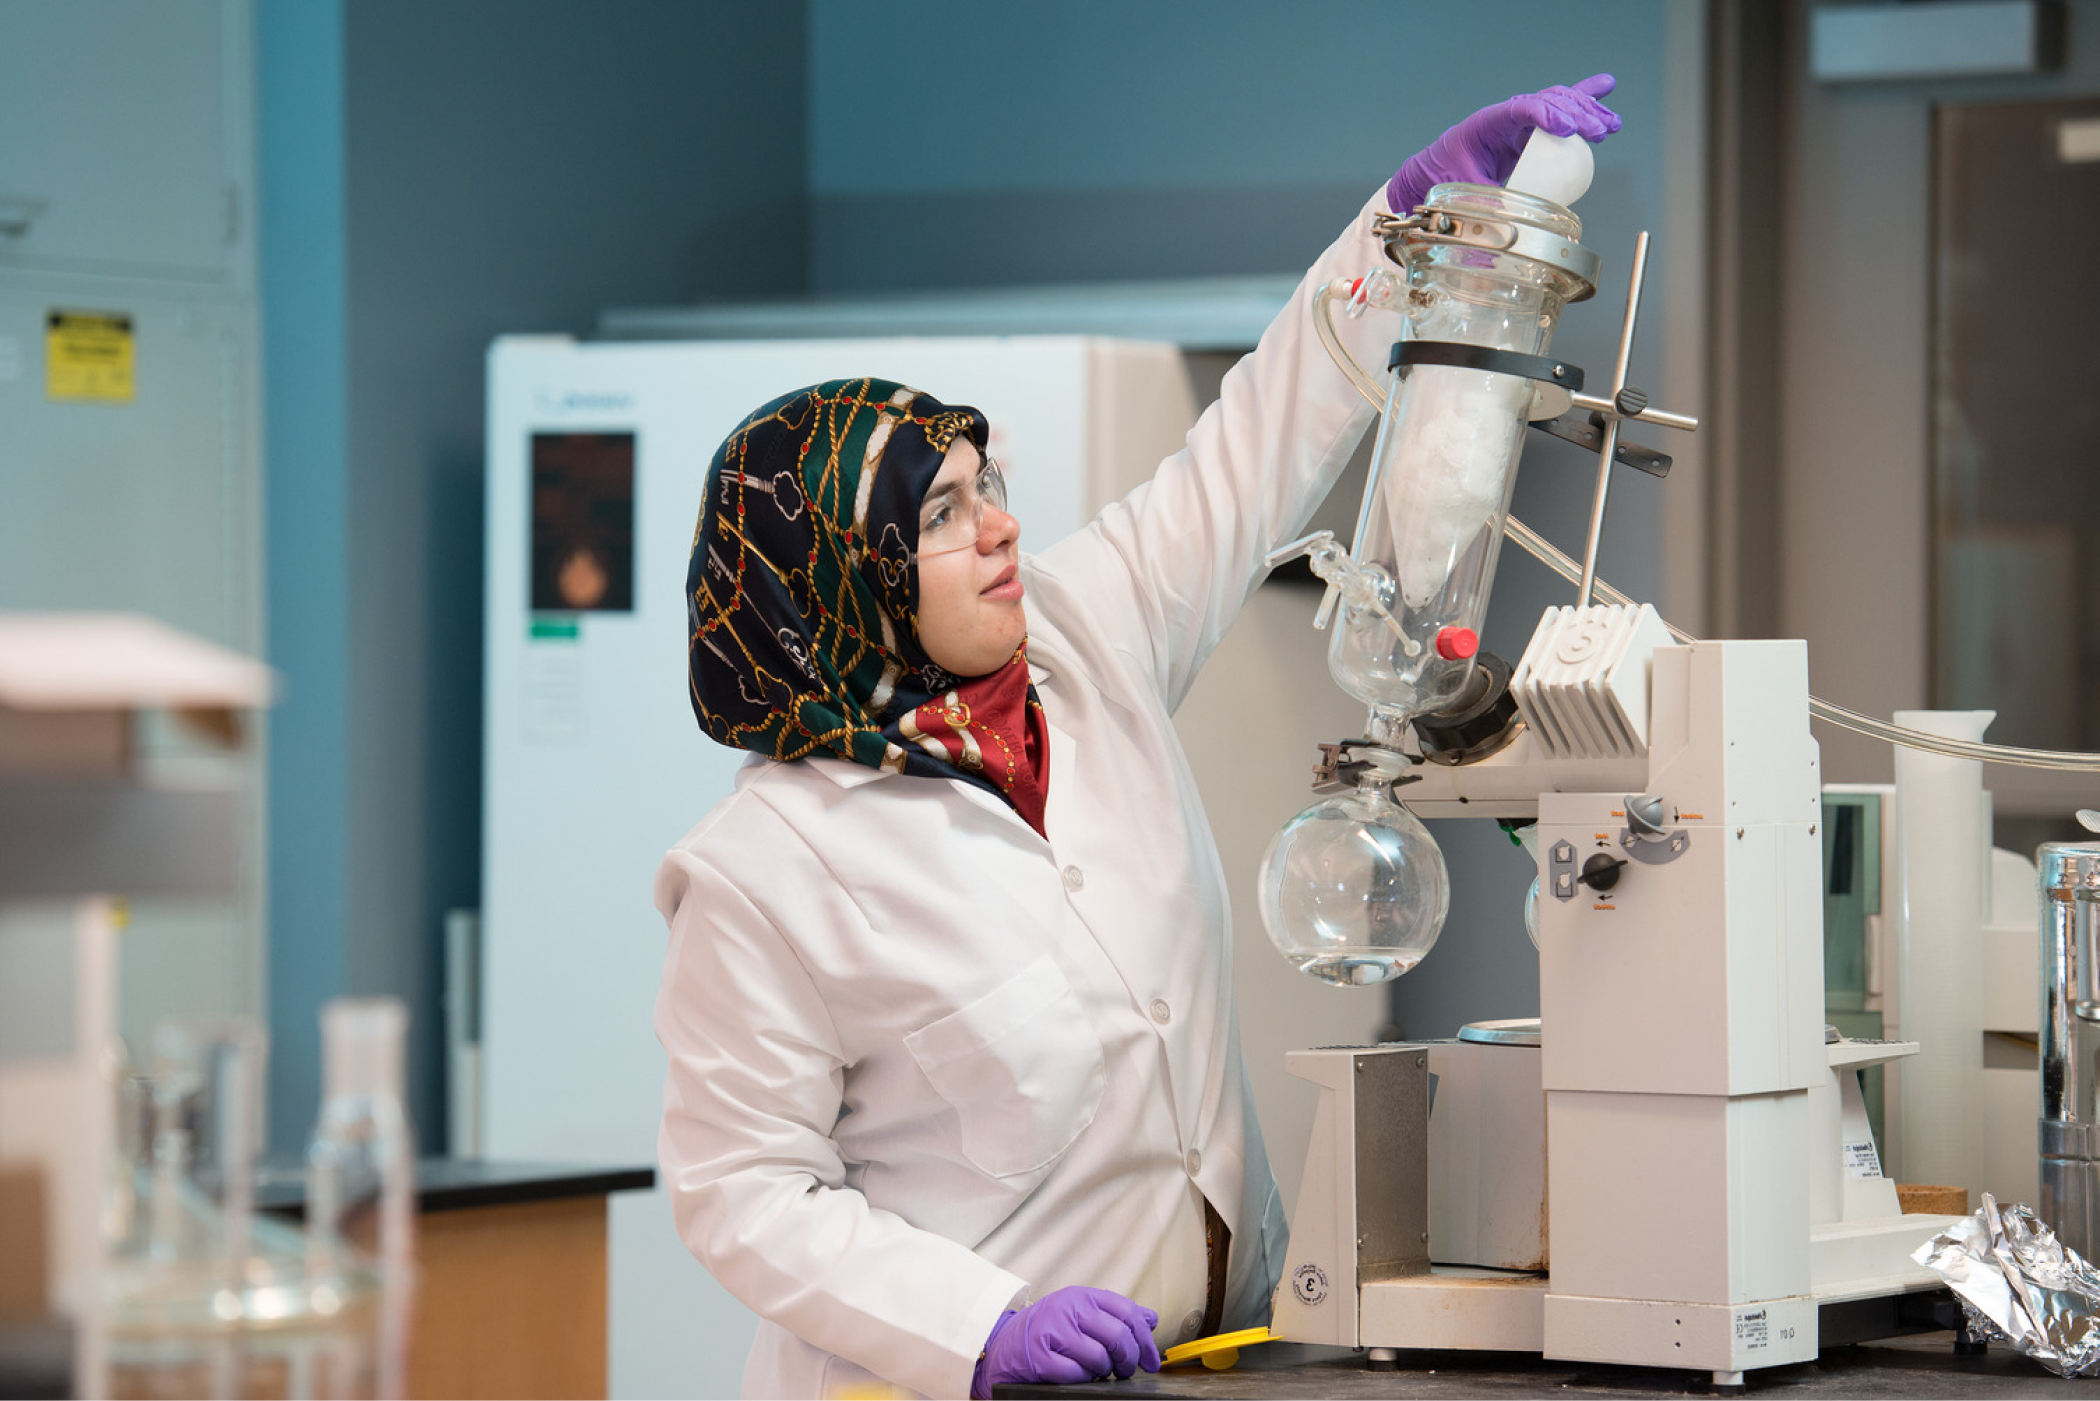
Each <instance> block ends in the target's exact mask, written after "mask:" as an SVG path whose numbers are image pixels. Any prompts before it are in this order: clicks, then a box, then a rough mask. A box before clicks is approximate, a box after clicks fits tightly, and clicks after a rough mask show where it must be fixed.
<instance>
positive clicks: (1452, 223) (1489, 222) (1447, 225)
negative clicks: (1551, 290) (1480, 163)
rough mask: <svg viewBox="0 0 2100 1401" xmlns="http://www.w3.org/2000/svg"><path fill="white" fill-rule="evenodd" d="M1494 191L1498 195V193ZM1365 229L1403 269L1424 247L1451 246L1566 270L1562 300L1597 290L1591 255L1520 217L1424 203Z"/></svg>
mask: <svg viewBox="0 0 2100 1401" xmlns="http://www.w3.org/2000/svg"><path fill="white" fill-rule="evenodd" d="M1466 189H1467V187H1466V186H1463V185H1440V186H1438V187H1437V190H1438V191H1450V192H1453V193H1456V194H1459V195H1460V196H1463V194H1464V192H1465V191H1466ZM1494 193H1496V194H1500V193H1501V191H1499V190H1497V191H1495V192H1494ZM1447 198H1448V196H1447ZM1371 233H1372V234H1373V236H1374V237H1376V238H1377V239H1379V241H1381V242H1382V243H1384V244H1385V255H1386V256H1387V257H1388V258H1391V259H1392V260H1393V261H1394V262H1395V263H1398V264H1399V265H1400V266H1401V267H1407V266H1408V265H1409V263H1410V260H1411V257H1412V256H1413V255H1415V254H1417V253H1419V252H1420V251H1422V250H1424V249H1426V248H1430V247H1433V246H1436V245H1438V244H1457V245H1459V246H1461V247H1465V248H1478V249H1481V250H1483V251H1485V252H1490V253H1505V254H1509V255H1511V256H1513V257H1518V258H1528V259H1530V260H1531V261H1533V262H1536V263H1544V264H1545V265H1546V266H1547V267H1550V268H1553V269H1556V270H1557V271H1559V272H1561V273H1564V274H1566V275H1567V276H1568V277H1570V278H1572V279H1573V285H1572V286H1570V287H1569V289H1568V292H1567V296H1566V298H1565V300H1567V301H1570V302H1580V301H1587V300H1588V299H1589V298H1590V297H1592V296H1595V295H1596V292H1597V273H1598V271H1599V270H1600V268H1601V267H1602V263H1601V262H1600V261H1599V259H1598V257H1597V255H1596V254H1595V253H1592V252H1591V251H1590V250H1589V249H1587V248H1585V247H1583V246H1582V245H1581V244H1580V243H1577V242H1576V241H1575V240H1574V239H1573V238H1571V237H1569V236H1568V235H1566V234H1564V233H1562V232H1560V231H1558V230H1555V229H1550V228H1542V227H1540V226H1538V225H1537V224H1534V223H1531V222H1528V221H1526V220H1523V219H1509V218H1500V219H1498V218H1492V217H1482V211H1476V210H1473V209H1468V208H1464V207H1461V206H1458V205H1454V206H1453V207H1451V208H1438V207H1436V206H1435V205H1433V204H1425V205H1419V206H1417V207H1416V209H1415V210H1414V212H1413V213H1411V214H1408V215H1405V216H1402V215H1398V214H1378V215H1374V216H1373V217H1372V219H1371Z"/></svg>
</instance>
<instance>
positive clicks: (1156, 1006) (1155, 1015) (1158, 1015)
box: [1152, 997, 1174, 1026]
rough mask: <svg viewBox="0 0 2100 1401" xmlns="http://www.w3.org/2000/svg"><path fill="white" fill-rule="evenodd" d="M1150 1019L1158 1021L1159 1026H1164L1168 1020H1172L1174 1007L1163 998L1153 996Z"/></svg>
mask: <svg viewBox="0 0 2100 1401" xmlns="http://www.w3.org/2000/svg"><path fill="white" fill-rule="evenodd" d="M1152 1020H1154V1021H1156V1022H1158V1023H1159V1024H1160V1025H1161V1026H1165V1025H1166V1024H1167V1023H1168V1022H1170V1021H1173V1020H1174V1009H1173V1008H1172V1007H1169V1006H1168V1005H1167V1003H1166V999H1165V998H1160V997H1155V998H1153V999H1152Z"/></svg>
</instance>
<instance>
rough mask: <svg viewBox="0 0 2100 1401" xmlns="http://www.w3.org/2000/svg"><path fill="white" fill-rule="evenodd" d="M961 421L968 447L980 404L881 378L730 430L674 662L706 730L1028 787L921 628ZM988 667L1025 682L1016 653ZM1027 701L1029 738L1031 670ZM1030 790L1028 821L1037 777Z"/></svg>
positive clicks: (976, 439) (796, 398) (1033, 723)
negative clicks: (946, 475) (936, 486)
mask: <svg viewBox="0 0 2100 1401" xmlns="http://www.w3.org/2000/svg"><path fill="white" fill-rule="evenodd" d="M958 436H967V437H968V438H969V440H970V441H971V442H972V443H975V444H976V445H977V448H978V450H979V451H982V450H983V449H984V446H985V440H986V436H987V424H986V422H985V417H984V415H983V414H982V413H979V412H978V411H977V410H976V409H974V408H969V407H967V406H954V407H951V406H949V405H945V404H942V403H941V402H940V401H938V400H936V399H934V398H933V397H932V396H931V395H927V394H922V393H920V392H919V391H917V390H915V389H909V388H906V387H905V386H903V385H901V384H895V383H892V382H890V381H888V380H879V379H852V380H833V381H830V382H828V383H825V384H818V385H812V386H810V387H809V388H807V389H800V390H797V391H796V392H794V393H792V394H788V395H785V396H783V397H781V398H779V399H775V400H774V401H773V402H772V403H770V404H767V405H765V406H764V407H763V408H761V409H759V410H758V411H757V412H755V413H753V414H752V415H751V416H750V417H748V418H746V419H745V420H744V421H743V422H742V423H741V424H739V425H738V426H737V428H736V429H735V431H733V432H732V433H730V435H729V437H728V438H727V439H726V440H725V441H724V442H723V444H722V446H721V447H720V448H719V449H718V450H717V451H716V453H715V456H714V461H713V462H712V463H711V464H710V466H709V468H708V479H707V499H706V501H705V503H704V504H703V505H702V507H701V512H700V525H699V529H698V531H697V533H696V534H695V536H694V539H693V552H692V557H691V560H690V562H689V563H688V565H687V568H686V608H687V622H688V639H687V649H686V650H687V674H688V679H689V682H690V689H691V695H692V702H693V714H694V715H695V716H696V717H698V719H699V721H700V728H701V729H703V730H704V731H706V732H707V734H708V735H709V737H711V738H713V739H714V740H716V741H718V742H720V743H722V744H726V745H730V746H732V747H734V748H738V749H749V750H753V751H755V752H757V753H760V754H764V755H766V756H768V757H769V758H774V759H784V760H785V759H800V758H802V757H804V756H806V755H809V754H818V753H822V754H831V755H835V756H837V757H838V758H841V759H849V760H851V761H853V762H855V763H859V764H866V765H868V766H869V767H871V768H880V769H890V770H893V771H895V772H899V773H910V774H919V775H922V776H926V777H941V778H962V779H965V780H967V781H969V782H972V783H976V784H979V785H981V786H983V787H986V788H989V789H991V790H992V791H993V792H996V793H999V794H1000V795H1001V796H1003V797H1005V798H1007V800H1008V801H1009V802H1014V801H1015V800H1016V798H1017V797H1025V794H1024V793H1021V792H1017V785H1019V787H1020V789H1022V790H1025V789H1026V788H1027V785H1028V775H1027V773H1026V772H1025V769H1026V768H1027V767H1028V764H1027V762H1026V760H1025V759H1024V757H1023V756H1022V755H1019V754H1015V753H1011V752H1006V751H1011V750H1013V749H1015V748H1019V747H1024V746H1020V745H1018V744H1017V743H1008V742H1007V740H1008V739H1011V738H1012V736H1011V735H1010V734H1009V735H1007V737H1006V739H1002V738H1001V737H1000V735H997V734H994V733H993V732H992V731H991V730H989V729H985V728H984V727H981V726H978V725H975V724H973V723H972V722H971V707H970V705H969V704H967V703H965V702H963V701H961V700H959V699H958V688H959V687H962V688H967V689H969V690H971V691H973V692H980V693H981V688H980V687H979V686H978V685H977V684H976V683H971V682H966V681H965V680H964V678H959V677H955V676H951V675H949V674H948V673H947V672H945V671H943V670H942V669H941V668H940V667H939V666H937V665H935V664H934V662H933V661H932V660H931V659H930V658H929V657H928V656H927V655H926V652H925V649H924V647H923V646H922V645H921V644H920V641H919V628H918V564H917V549H918V543H919V505H920V502H921V500H922V499H923V498H924V497H925V495H926V492H927V490H928V488H929V487H930V486H931V485H932V484H933V479H934V477H935V475H936V474H938V473H939V471H940V469H941V463H942V460H943V458H944V457H945V456H946V454H947V452H948V449H949V448H950V447H951V446H952V445H953V444H954V442H955V440H956V438H957V437H958ZM1024 651H1025V649H1024ZM1002 673H1013V674H1011V675H1006V676H1004V677H1003V681H1002V684H1001V686H1000V687H999V689H1000V690H1002V691H1013V690H1017V689H1018V688H1017V687H1015V686H1014V684H1013V683H1014V682H1015V681H1018V682H1019V683H1020V687H1026V676H1027V671H1026V661H1025V659H1024V656H1023V655H1022V654H1021V653H1017V654H1016V655H1015V658H1014V660H1013V661H1012V662H1010V663H1009V664H1008V666H1007V667H1006V668H1002ZM994 676H995V677H997V676H1001V673H994ZM990 679H991V678H984V679H983V680H986V681H989V680H990ZM1014 699H1015V700H1019V699H1020V697H1019V696H1018V695H1016V696H1014ZM921 707H926V711H925V713H924V714H921V713H920V711H921ZM1015 708H1016V709H1017V710H1018V709H1020V707H1015ZM1024 713H1025V715H1026V716H1027V717H1028V724H1027V728H1028V729H1029V730H1031V731H1032V732H1034V733H1031V735H1030V736H1029V743H1028V744H1027V745H1026V746H1025V747H1026V748H1028V749H1033V748H1034V740H1035V738H1036V735H1037V734H1039V733H1040V729H1039V727H1040V715H1041V710H1040V706H1039V705H1038V703H1037V701H1036V697H1035V694H1034V690H1033V688H1032V687H1026V703H1025V712H1024ZM942 716H948V717H951V718H954V719H957V720H959V723H957V724H954V725H953V726H943V725H942V724H941V721H940V717H942ZM1000 729H1001V731H1002V732H1005V731H1006V730H1007V729H1008V727H1005V726H1001V727H1000ZM929 730H933V731H936V732H938V733H939V736H940V738H942V739H945V740H946V741H947V742H946V743H945V744H943V743H940V742H936V741H935V740H934V739H931V738H929V734H928V731H929ZM979 730H982V733H981V735H980V734H974V733H973V732H975V731H979ZM980 740H981V741H982V742H981V743H980V742H979V741H980ZM943 756H945V757H943ZM1033 806H1034V807H1035V809H1036V811H1035V814H1034V815H1033V816H1032V817H1031V818H1030V820H1031V825H1035V826H1037V827H1038V828H1040V811H1041V800H1040V796H1039V795H1038V796H1037V797H1036V801H1035V802H1034V804H1033ZM1021 810H1022V811H1023V814H1024V816H1028V815H1029V814H1028V812H1027V809H1026V808H1025V807H1023V808H1022V809H1021Z"/></svg>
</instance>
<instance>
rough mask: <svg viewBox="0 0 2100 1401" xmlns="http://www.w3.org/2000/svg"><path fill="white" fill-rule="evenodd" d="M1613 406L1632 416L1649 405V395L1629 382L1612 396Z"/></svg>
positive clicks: (1627, 415) (1629, 416)
mask: <svg viewBox="0 0 2100 1401" xmlns="http://www.w3.org/2000/svg"><path fill="white" fill-rule="evenodd" d="M1612 406H1613V407H1614V408H1616V409H1618V411H1619V412H1620V413H1622V414H1624V415H1626V417H1628V418H1632V417H1633V416H1634V415H1636V414H1638V413H1640V412H1642V411H1643V410H1645V409H1646V408H1647V407H1648V396H1647V395H1646V394H1644V393H1642V392H1641V391H1640V390H1638V389H1635V388H1634V387H1633V386H1632V385H1630V384H1629V385H1627V386H1626V387H1625V388H1624V389H1622V390H1620V391H1619V392H1618V393H1617V394H1615V395H1613V396H1612Z"/></svg>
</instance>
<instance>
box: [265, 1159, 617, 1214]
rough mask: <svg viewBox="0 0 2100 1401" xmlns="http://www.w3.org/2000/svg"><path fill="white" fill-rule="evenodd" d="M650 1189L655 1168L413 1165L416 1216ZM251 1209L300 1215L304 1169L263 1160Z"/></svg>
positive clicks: (465, 1162) (466, 1162) (481, 1162)
mask: <svg viewBox="0 0 2100 1401" xmlns="http://www.w3.org/2000/svg"><path fill="white" fill-rule="evenodd" d="M655 1185H656V1169H655V1168H648V1167H603V1166H596V1165H592V1164H580V1163H524V1162H509V1161H503V1160H492V1159H487V1158H425V1159H423V1160H422V1161H421V1162H419V1163H417V1164H416V1207H417V1209H418V1210H419V1211H423V1212H432V1211H460V1210H464V1209H465V1208H467V1207H474V1206H503V1205H506V1204H508V1203H512V1202H551V1201H559V1200H561V1199H562V1198H564V1197H602V1196H605V1195H606V1194H607V1193H610V1192H641V1191H647V1190H648V1189H649V1188H651V1187H654V1186H655ZM255 1206H256V1209H257V1210H259V1211H266V1212H268V1213H270V1214H271V1215H273V1216H289V1217H293V1218H299V1217H304V1216H305V1215H306V1169H305V1167H304V1165H303V1164H301V1163H299V1162H298V1161H297V1160H293V1159H275V1158H273V1159H269V1160H266V1161H265V1162H264V1163H263V1165H262V1166H261V1167H260V1168H259V1169H258V1170H257V1171H256V1175H255Z"/></svg>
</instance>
